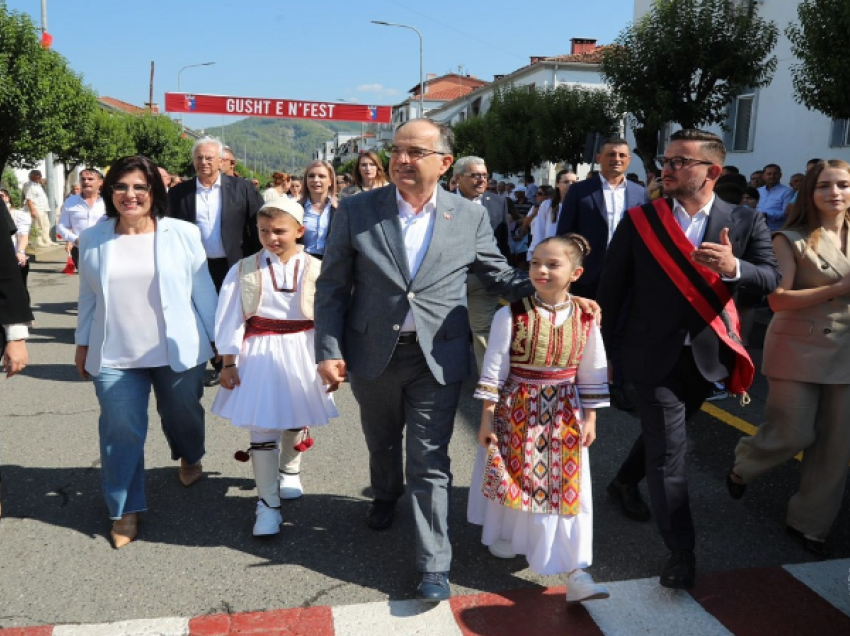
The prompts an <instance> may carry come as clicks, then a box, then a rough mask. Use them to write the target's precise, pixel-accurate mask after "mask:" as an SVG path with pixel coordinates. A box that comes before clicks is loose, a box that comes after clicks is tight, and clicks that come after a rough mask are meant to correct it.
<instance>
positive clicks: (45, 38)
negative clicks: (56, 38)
mask: <svg viewBox="0 0 850 636" xmlns="http://www.w3.org/2000/svg"><path fill="white" fill-rule="evenodd" d="M51 44H53V36H52V35H50V34H49V33H48V32H47V31H45V32H44V33H42V34H41V46H42V47H43V48H45V49H49V48H50V45H51Z"/></svg>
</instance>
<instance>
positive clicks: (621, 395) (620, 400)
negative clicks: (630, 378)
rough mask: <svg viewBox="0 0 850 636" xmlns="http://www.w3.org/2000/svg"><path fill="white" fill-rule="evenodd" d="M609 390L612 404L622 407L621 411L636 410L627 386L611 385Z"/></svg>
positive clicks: (615, 406)
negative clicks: (627, 391)
mask: <svg viewBox="0 0 850 636" xmlns="http://www.w3.org/2000/svg"><path fill="white" fill-rule="evenodd" d="M609 390H610V394H611V404H612V405H613V406H614V408H615V409H620V410H621V411H634V410H635V403H634V402H632V401H631V399H630V398H629V395H628V394H627V393H626V388H625V387H622V386H614V385H611V386H610V387H609Z"/></svg>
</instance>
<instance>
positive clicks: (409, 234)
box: [395, 188, 437, 332]
mask: <svg viewBox="0 0 850 636" xmlns="http://www.w3.org/2000/svg"><path fill="white" fill-rule="evenodd" d="M395 200H396V203H397V204H398V220H399V221H400V222H401V235H402V237H403V238H404V249H405V251H406V252H407V269H408V270H409V271H410V278H411V280H412V279H413V278H415V277H416V272H418V271H419V266H420V265H422V261H423V260H424V258H425V254H426V253H427V252H428V245H430V243H431V235H432V234H433V233H434V219H435V218H436V216H437V189H436V188H434V192H433V193H432V194H431V198H430V199H428V202H427V203H426V204H425V206H424V207H423V208H422V211H421V212H419V213H418V214H417V213H415V212H414V211H413V206H411V205H410V204H409V203H408V202H407V201H405V200H404V199H403V198H402V196H401V193H400V192H399V191H398V189H396V191H395ZM401 331H402V332H405V331H416V321H415V320H414V319H413V312H412V311H408V312H407V316H405V318H404V323H403V324H402V325H401Z"/></svg>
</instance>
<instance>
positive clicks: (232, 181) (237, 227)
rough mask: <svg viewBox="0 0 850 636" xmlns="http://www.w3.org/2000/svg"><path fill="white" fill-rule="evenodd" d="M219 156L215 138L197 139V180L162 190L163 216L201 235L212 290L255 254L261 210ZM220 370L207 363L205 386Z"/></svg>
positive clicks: (250, 188) (259, 203)
mask: <svg viewBox="0 0 850 636" xmlns="http://www.w3.org/2000/svg"><path fill="white" fill-rule="evenodd" d="M224 157H225V149H224V145H223V144H222V143H221V142H220V141H219V140H218V139H214V138H213V137H203V138H201V139H199V140H198V141H196V142H195V147H194V148H192V163H193V164H194V165H195V173H196V174H197V176H196V177H195V178H194V179H187V180H186V181H184V182H183V183H180V184H178V185H176V186H174V187H173V188H171V189H170V190H169V191H168V216H172V217H174V218H177V219H182V220H184V221H188V222H189V223H194V224H195V225H197V226H198V228H199V229H200V230H201V240H202V241H203V244H204V250H206V253H207V267H209V270H210V276H211V277H212V279H213V283H214V284H215V289H216V291H219V290H220V289H221V284H222V283H223V282H224V277H225V276H227V272H228V270H229V269H230V268H231V267H232V266H233V265H235V264H236V263H237V262H239V260H240V259H242V258H244V257H245V256H250V255H251V254H254V253H256V252H258V251H259V250H260V240H259V235H258V233H257V211H258V210H259V209H260V208H261V207H262V206H263V197H262V196H260V193H259V192H257V190H256V189H255V188H254V187H253V186H252V185H251V183H250V182H249V181H246V180H245V179H240V178H239V177H231V176H228V175H226V174H224V172H223V171H222V159H223V158H224ZM220 367H221V363H220V362H218V363H213V373H212V375H211V376H209V377H208V378H207V379H206V380H205V382H204V384H205V385H206V386H215V385H216V384H218V375H219V371H220V370H221V368H220Z"/></svg>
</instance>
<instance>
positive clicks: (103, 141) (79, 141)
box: [53, 100, 134, 188]
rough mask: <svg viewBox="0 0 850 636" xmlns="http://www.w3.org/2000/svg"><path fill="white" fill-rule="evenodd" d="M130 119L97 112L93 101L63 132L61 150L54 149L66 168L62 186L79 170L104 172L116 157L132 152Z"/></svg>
mask: <svg viewBox="0 0 850 636" xmlns="http://www.w3.org/2000/svg"><path fill="white" fill-rule="evenodd" d="M131 119H132V117H131V116H130V115H126V114H124V113H117V112H110V111H107V110H104V109H103V108H100V107H99V106H98V105H97V102H96V100H95V101H94V103H93V104H92V107H91V110H89V111H88V112H87V113H86V114H85V115H84V116H81V117H80V118H78V119H77V120H76V121H75V122H74V124H73V126H71V127H69V128H68V129H67V130H65V131H64V134H63V142H62V147H61V148H58V149H54V151H53V152H54V154H55V155H56V159H57V161H61V162H62V163H63V165H64V166H65V168H64V170H65V185H66V188H70V185H71V184H70V181H69V179H68V177H69V175H70V174H71V173H72V172H73V171H74V169H75V168H77V167H78V166H91V167H98V168H106V167H108V166H109V165H111V164H112V162H113V161H115V160H116V159H117V158H118V157H122V156H124V155H128V154H131V153H133V152H134V147H133V140H132V139H131V138H130V134H129V128H130V126H131Z"/></svg>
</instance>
